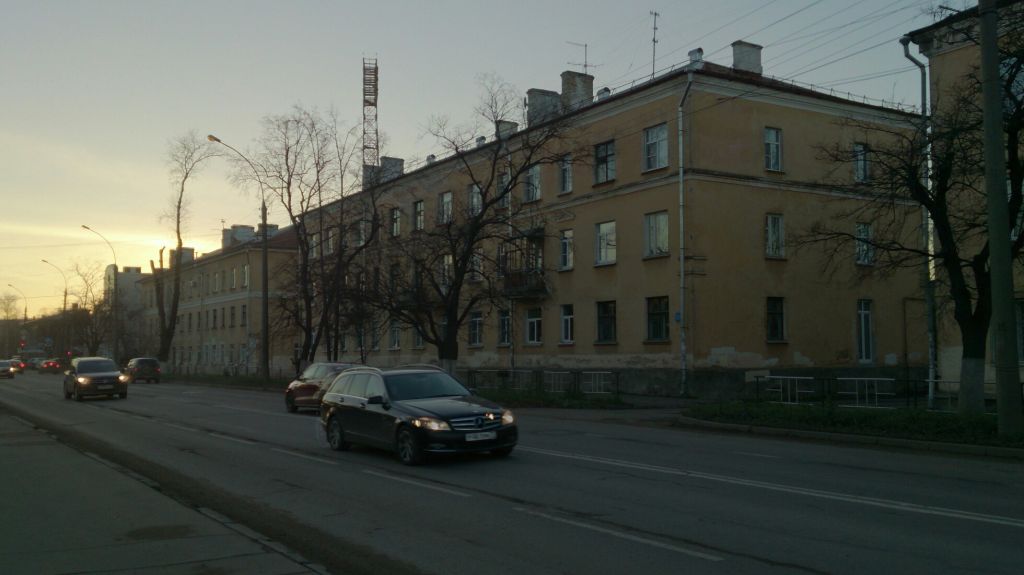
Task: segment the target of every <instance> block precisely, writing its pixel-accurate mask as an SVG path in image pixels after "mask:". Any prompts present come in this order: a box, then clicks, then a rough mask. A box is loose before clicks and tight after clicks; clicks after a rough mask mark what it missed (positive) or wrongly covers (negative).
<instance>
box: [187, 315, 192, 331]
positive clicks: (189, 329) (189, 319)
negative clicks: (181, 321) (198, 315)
mask: <svg viewBox="0 0 1024 575" xmlns="http://www.w3.org/2000/svg"><path fill="white" fill-rule="evenodd" d="M188 331H192V312H188Z"/></svg>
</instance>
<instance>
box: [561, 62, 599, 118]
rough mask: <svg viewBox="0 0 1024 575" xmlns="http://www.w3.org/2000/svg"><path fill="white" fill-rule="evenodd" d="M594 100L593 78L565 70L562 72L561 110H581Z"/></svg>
mask: <svg viewBox="0 0 1024 575" xmlns="http://www.w3.org/2000/svg"><path fill="white" fill-rule="evenodd" d="M593 100H594V77H593V76H591V75H590V74H583V73H581V72H573V71H572V70H566V71H565V72H562V110H564V111H566V112H569V111H572V110H576V109H578V108H582V107H583V106H586V105H588V104H590V103H591V102H592V101H593Z"/></svg>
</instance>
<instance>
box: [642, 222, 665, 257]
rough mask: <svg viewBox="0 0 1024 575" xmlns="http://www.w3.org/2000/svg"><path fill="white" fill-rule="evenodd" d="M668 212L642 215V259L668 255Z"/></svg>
mask: <svg viewBox="0 0 1024 575" xmlns="http://www.w3.org/2000/svg"><path fill="white" fill-rule="evenodd" d="M668 253H669V252H668V212H667V211H664V212H654V213H651V214H644V257H645V258H652V257H660V256H667V255H668Z"/></svg>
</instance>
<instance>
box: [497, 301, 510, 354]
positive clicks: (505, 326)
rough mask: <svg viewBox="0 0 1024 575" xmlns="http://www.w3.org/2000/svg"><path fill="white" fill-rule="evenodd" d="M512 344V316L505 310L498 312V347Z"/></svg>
mask: <svg viewBox="0 0 1024 575" xmlns="http://www.w3.org/2000/svg"><path fill="white" fill-rule="evenodd" d="M511 343H512V314H511V313H510V312H509V311H508V310H507V309H503V310H499V311H498V345H510V344H511Z"/></svg>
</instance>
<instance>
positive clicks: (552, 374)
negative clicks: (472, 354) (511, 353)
mask: <svg viewBox="0 0 1024 575" xmlns="http://www.w3.org/2000/svg"><path fill="white" fill-rule="evenodd" d="M466 376H467V379H468V382H469V386H470V387H473V388H476V389H480V390H486V389H500V390H510V391H523V392H534V393H545V394H555V395H564V394H570V395H579V394H583V395H600V394H607V395H612V394H618V393H619V377H618V374H617V373H616V372H613V371H589V370H564V371H563V370H559V371H556V370H529V369H472V370H469V371H468V372H466Z"/></svg>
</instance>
